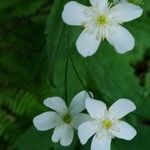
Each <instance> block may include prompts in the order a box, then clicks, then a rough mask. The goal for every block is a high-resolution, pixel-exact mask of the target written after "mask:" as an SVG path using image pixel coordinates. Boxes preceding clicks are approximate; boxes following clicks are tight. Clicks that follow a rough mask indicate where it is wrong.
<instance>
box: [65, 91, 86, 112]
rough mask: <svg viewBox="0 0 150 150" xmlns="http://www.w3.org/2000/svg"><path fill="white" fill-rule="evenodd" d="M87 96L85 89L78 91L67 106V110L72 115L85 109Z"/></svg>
mask: <svg viewBox="0 0 150 150" xmlns="http://www.w3.org/2000/svg"><path fill="white" fill-rule="evenodd" d="M87 97H89V95H88V93H87V92H86V91H81V92H80V93H78V94H77V95H76V96H75V97H74V98H73V99H72V101H71V103H70V106H69V108H68V110H69V112H70V113H71V114H72V115H74V114H78V113H80V112H81V111H83V110H84V109H85V100H86V98H87Z"/></svg>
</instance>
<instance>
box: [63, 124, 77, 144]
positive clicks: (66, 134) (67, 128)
mask: <svg viewBox="0 0 150 150" xmlns="http://www.w3.org/2000/svg"><path fill="white" fill-rule="evenodd" d="M73 135H74V129H73V127H72V126H71V125H69V124H65V125H64V126H63V130H62V134H61V139H60V144H61V145H62V146H69V145H70V144H71V143H72V141H73Z"/></svg>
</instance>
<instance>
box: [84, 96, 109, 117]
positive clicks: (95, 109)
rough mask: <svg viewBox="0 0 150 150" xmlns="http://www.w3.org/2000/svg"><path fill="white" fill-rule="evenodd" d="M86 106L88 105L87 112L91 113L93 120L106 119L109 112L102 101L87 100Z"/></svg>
mask: <svg viewBox="0 0 150 150" xmlns="http://www.w3.org/2000/svg"><path fill="white" fill-rule="evenodd" d="M85 105H86V109H87V111H88V112H89V114H90V116H91V117H92V118H93V119H98V118H102V117H104V115H105V113H106V111H107V107H106V104H105V103H103V102H102V101H98V100H94V99H91V98H87V100H86V102H85Z"/></svg>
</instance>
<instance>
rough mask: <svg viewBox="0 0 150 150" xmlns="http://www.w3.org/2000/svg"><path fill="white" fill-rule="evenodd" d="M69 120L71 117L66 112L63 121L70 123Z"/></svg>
mask: <svg viewBox="0 0 150 150" xmlns="http://www.w3.org/2000/svg"><path fill="white" fill-rule="evenodd" d="M71 120H72V117H71V115H70V114H66V115H65V116H64V117H63V121H64V122H65V123H67V124H70V122H71Z"/></svg>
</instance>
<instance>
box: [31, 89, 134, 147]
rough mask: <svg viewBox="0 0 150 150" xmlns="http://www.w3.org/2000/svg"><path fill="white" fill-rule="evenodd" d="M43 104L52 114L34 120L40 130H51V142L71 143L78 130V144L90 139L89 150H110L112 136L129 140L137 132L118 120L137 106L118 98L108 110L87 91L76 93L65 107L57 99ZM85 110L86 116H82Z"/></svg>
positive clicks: (54, 98)
mask: <svg viewBox="0 0 150 150" xmlns="http://www.w3.org/2000/svg"><path fill="white" fill-rule="evenodd" d="M44 105H46V106H47V107H49V108H51V109H52V110H54V111H48V112H44V113H42V114H40V115H38V116H36V117H35V118H34V119H33V123H34V126H35V127H36V128H37V130H39V131H46V130H49V129H52V128H55V129H54V132H53V135H52V141H53V142H59V141H60V144H61V145H62V146H69V145H70V144H71V143H72V141H73V135H74V129H77V130H78V136H79V139H80V141H81V144H85V143H86V142H87V141H88V139H89V138H90V137H92V136H94V137H93V140H92V144H91V150H99V149H103V150H110V144H111V140H112V138H114V137H117V138H121V139H125V140H131V139H132V138H134V136H135V135H136V130H135V129H134V128H133V127H132V126H131V125H129V124H128V123H126V122H124V121H121V120H120V119H121V118H122V117H124V116H125V115H127V114H128V113H130V112H132V111H134V110H135V109H136V106H135V105H134V103H133V102H131V101H130V100H127V99H124V98H122V99H119V100H118V101H116V102H115V103H114V104H113V105H112V106H111V107H110V108H109V109H108V110H107V107H106V104H105V103H104V102H102V101H99V100H95V99H94V98H91V97H90V96H89V95H88V93H87V92H86V91H82V92H80V93H78V94H77V95H76V96H75V97H74V98H73V100H72V102H71V103H70V105H69V107H68V108H67V106H66V104H65V101H64V100H63V99H61V98H60V97H52V98H47V99H46V100H44ZM84 109H86V110H87V112H88V113H89V114H85V113H82V111H83V110H84Z"/></svg>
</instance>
